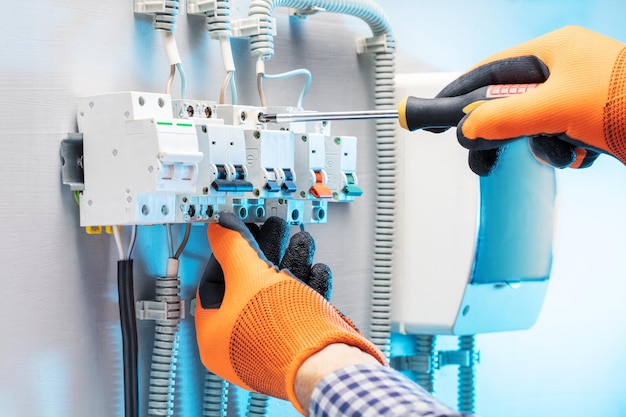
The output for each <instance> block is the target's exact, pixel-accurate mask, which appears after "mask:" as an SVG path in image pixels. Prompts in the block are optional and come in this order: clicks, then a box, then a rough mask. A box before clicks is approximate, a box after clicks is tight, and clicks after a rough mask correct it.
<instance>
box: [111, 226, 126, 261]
mask: <svg viewBox="0 0 626 417" xmlns="http://www.w3.org/2000/svg"><path fill="white" fill-rule="evenodd" d="M119 228H120V226H113V239H114V240H115V246H116V247H117V255H118V256H119V258H120V261H123V260H124V259H126V258H125V257H124V246H123V245H122V237H121V236H120V229H119Z"/></svg>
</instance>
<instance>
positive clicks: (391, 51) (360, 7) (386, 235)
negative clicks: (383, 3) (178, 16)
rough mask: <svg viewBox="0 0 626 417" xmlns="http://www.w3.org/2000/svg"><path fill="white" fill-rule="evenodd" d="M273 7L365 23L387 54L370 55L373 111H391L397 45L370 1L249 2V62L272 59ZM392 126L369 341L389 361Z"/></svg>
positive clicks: (381, 155)
mask: <svg viewBox="0 0 626 417" xmlns="http://www.w3.org/2000/svg"><path fill="white" fill-rule="evenodd" d="M276 7H291V8H295V9H299V10H310V9H311V8H318V9H323V10H324V11H326V12H330V13H342V14H347V15H352V16H355V17H358V18H360V19H362V20H363V21H365V22H366V23H367V24H368V25H369V26H370V28H371V30H372V32H373V35H374V37H381V38H382V39H384V43H385V48H380V50H379V51H376V52H374V58H375V64H374V65H375V90H374V93H375V104H376V109H380V110H383V109H393V108H395V106H396V100H395V83H394V76H395V40H394V37H393V34H392V33H391V27H390V24H389V22H388V19H387V16H386V15H385V13H384V11H383V10H382V8H381V7H380V6H379V5H377V4H376V3H374V2H372V1H369V0H363V1H356V0H353V1H349V0H335V1H333V0H308V1H306V0H252V2H251V3H250V8H249V13H248V14H249V15H250V16H259V20H260V27H261V33H259V34H257V35H253V36H251V37H250V51H251V53H252V56H253V57H257V58H260V59H262V60H268V59H270V58H271V57H272V55H273V54H274V43H273V37H272V19H271V16H272V12H273V10H274V8H276ZM395 126H396V122H395V121H393V120H391V121H390V120H378V121H377V122H376V152H377V167H376V169H377V172H378V183H377V186H376V215H375V234H376V235H375V243H374V270H373V280H372V311H371V328H370V339H371V340H372V341H373V342H374V343H375V344H376V345H377V346H378V347H379V348H380V349H381V350H382V351H383V352H384V353H385V355H386V356H387V358H389V354H390V332H391V277H392V267H393V266H392V253H393V244H394V234H395V233H394V229H395V204H394V203H395V199H396V194H397V192H396V142H395Z"/></svg>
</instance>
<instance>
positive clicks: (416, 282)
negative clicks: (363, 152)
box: [391, 73, 556, 335]
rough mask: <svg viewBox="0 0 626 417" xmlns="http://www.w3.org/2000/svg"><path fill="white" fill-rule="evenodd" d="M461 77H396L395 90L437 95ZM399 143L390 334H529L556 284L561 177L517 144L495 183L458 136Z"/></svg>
mask: <svg viewBox="0 0 626 417" xmlns="http://www.w3.org/2000/svg"><path fill="white" fill-rule="evenodd" d="M457 76H458V74H455V73H431V74H428V73H426V74H398V75H397V78H396V81H397V85H396V88H397V91H398V94H399V95H400V96H408V95H414V96H418V97H433V96H434V95H435V94H437V92H438V91H440V90H441V88H443V87H444V86H445V85H447V84H448V83H449V82H450V81H452V80H454V79H455V78H456V77H457ZM398 145H399V148H400V152H399V155H400V158H399V161H398V172H399V174H398V190H400V191H399V193H398V199H397V202H396V203H397V210H398V211H397V223H398V224H399V225H400V227H398V230H397V240H396V245H395V248H394V265H395V268H394V278H393V291H392V303H391V305H392V328H393V330H394V331H396V332H399V333H408V334H426V335H442V334H455V335H470V334H478V333H485V332H497V331H509V330H521V329H527V328H529V327H531V326H532V325H533V324H534V323H535V321H536V320H537V318H538V316H539V313H540V311H541V307H542V305H543V300H544V298H545V294H546V291H547V287H548V282H549V275H550V268H551V261H552V244H553V229H554V218H555V204H556V203H555V195H556V187H555V174H554V170H553V169H551V168H549V167H546V166H544V165H541V164H539V163H538V162H537V161H536V160H535V159H534V158H533V157H532V155H531V154H530V151H529V149H528V146H527V144H526V143H525V141H518V142H515V143H513V144H510V145H508V146H507V147H506V149H505V150H504V152H503V155H502V158H503V160H502V163H501V164H500V165H499V166H498V167H497V169H496V170H495V171H494V172H493V173H492V174H491V175H490V176H489V177H477V176H476V175H475V174H473V173H472V172H471V171H470V170H469V169H468V168H467V151H466V150H464V149H463V148H461V147H460V146H458V143H457V140H456V132H455V129H450V130H449V131H447V132H445V133H441V134H437V135H434V134H432V133H429V132H424V131H417V132H398ZM520 172H523V173H524V174H523V175H520Z"/></svg>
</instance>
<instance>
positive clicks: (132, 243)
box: [126, 225, 137, 259]
mask: <svg viewBox="0 0 626 417" xmlns="http://www.w3.org/2000/svg"><path fill="white" fill-rule="evenodd" d="M131 227H132V230H131V233H130V242H129V243H128V251H127V252H126V259H130V258H131V257H132V256H133V249H134V248H135V242H136V241H137V225H135V226H131Z"/></svg>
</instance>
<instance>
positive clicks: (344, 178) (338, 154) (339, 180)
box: [326, 136, 363, 202]
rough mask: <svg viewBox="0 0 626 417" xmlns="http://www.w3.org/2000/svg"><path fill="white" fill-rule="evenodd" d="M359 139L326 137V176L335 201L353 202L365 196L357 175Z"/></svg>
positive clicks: (352, 137)
mask: <svg viewBox="0 0 626 417" xmlns="http://www.w3.org/2000/svg"><path fill="white" fill-rule="evenodd" d="M356 162H357V139H356V137H354V136H334V137H333V136H326V174H327V175H328V188H330V189H331V191H332V193H333V199H334V201H338V202H351V201H354V199H355V198H356V197H359V196H361V195H362V194H363V190H362V189H361V188H360V187H359V181H358V178H357V175H356Z"/></svg>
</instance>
